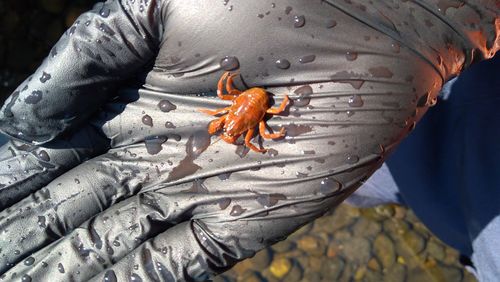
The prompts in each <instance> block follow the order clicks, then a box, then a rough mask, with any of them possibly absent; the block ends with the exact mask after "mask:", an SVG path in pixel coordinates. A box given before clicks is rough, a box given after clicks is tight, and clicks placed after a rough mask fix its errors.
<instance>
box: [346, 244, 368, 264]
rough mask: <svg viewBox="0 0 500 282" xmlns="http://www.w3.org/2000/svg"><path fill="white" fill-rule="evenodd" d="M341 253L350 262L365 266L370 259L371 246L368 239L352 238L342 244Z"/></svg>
mask: <svg viewBox="0 0 500 282" xmlns="http://www.w3.org/2000/svg"><path fill="white" fill-rule="evenodd" d="M342 245H343V249H342V252H343V254H344V255H345V257H347V258H349V260H350V261H352V262H354V263H356V264H358V265H361V264H367V263H368V261H369V260H370V257H371V245H370V241H368V239H366V238H363V237H352V238H351V239H350V240H346V241H343V242H342Z"/></svg>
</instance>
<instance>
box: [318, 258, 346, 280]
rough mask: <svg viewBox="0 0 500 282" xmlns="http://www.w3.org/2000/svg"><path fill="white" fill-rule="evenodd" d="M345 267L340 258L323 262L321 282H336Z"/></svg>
mask: <svg viewBox="0 0 500 282" xmlns="http://www.w3.org/2000/svg"><path fill="white" fill-rule="evenodd" d="M344 267H345V262H344V261H343V260H342V259H340V258H337V257H335V258H332V259H328V260H325V261H324V262H323V264H322V266H321V274H322V276H323V280H322V281H338V280H339V278H340V275H341V274H342V272H343V270H344Z"/></svg>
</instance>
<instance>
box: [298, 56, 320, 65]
mask: <svg viewBox="0 0 500 282" xmlns="http://www.w3.org/2000/svg"><path fill="white" fill-rule="evenodd" d="M315 59H316V55H306V56H302V57H300V58H299V62H300V63H301V64H307V63H310V62H313V61H314V60H315Z"/></svg>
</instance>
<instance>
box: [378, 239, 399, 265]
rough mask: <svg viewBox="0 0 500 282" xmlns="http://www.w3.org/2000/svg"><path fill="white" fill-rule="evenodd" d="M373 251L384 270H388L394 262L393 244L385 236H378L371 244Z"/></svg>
mask: <svg viewBox="0 0 500 282" xmlns="http://www.w3.org/2000/svg"><path fill="white" fill-rule="evenodd" d="M373 251H374V253H375V256H376V257H377V258H378V260H379V261H380V262H381V263H382V267H383V268H384V269H389V268H390V267H391V266H392V265H393V264H394V262H395V261H396V251H395V249H394V244H393V242H392V240H391V239H389V237H387V235H385V234H379V235H378V236H377V237H376V238H375V241H374V242H373Z"/></svg>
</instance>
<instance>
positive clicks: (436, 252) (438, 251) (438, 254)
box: [425, 240, 446, 261]
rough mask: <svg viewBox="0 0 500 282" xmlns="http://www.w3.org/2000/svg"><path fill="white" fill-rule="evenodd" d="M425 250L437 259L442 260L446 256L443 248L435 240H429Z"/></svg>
mask: <svg viewBox="0 0 500 282" xmlns="http://www.w3.org/2000/svg"><path fill="white" fill-rule="evenodd" d="M425 251H426V252H427V253H428V254H429V255H430V256H432V257H434V258H436V259H437V260H441V261H442V260H444V258H445V257H446V253H445V248H444V247H443V246H442V245H440V244H439V243H438V242H436V241H435V240H429V241H428V242H427V247H426V249H425Z"/></svg>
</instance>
